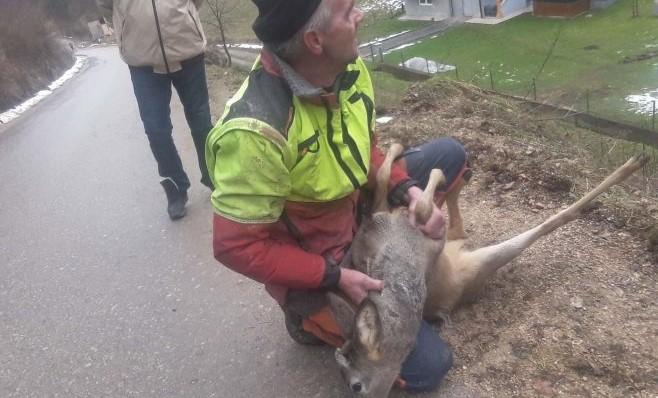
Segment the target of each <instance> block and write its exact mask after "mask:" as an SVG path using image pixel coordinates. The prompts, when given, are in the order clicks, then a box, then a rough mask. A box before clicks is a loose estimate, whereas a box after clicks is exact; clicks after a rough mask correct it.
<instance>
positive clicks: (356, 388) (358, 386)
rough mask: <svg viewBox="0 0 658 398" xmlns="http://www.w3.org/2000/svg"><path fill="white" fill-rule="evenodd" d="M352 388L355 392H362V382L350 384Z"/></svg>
mask: <svg viewBox="0 0 658 398" xmlns="http://www.w3.org/2000/svg"><path fill="white" fill-rule="evenodd" d="M350 388H351V389H352V391H354V392H361V383H354V384H352V385H351V386H350Z"/></svg>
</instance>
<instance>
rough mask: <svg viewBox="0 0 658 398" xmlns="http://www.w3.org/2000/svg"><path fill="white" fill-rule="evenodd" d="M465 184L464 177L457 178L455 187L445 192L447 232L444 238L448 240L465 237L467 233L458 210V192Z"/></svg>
mask: <svg viewBox="0 0 658 398" xmlns="http://www.w3.org/2000/svg"><path fill="white" fill-rule="evenodd" d="M464 185H466V181H465V180H464V179H459V182H458V183H457V185H456V186H455V188H454V189H453V190H452V191H450V192H448V193H447V194H446V206H447V207H448V217H449V224H448V232H447V234H446V238H447V239H448V240H458V239H466V238H467V235H466V232H464V220H462V215H461V213H460V211H459V203H458V200H459V193H460V192H461V190H462V188H464Z"/></svg>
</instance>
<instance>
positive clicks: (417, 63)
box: [403, 57, 455, 74]
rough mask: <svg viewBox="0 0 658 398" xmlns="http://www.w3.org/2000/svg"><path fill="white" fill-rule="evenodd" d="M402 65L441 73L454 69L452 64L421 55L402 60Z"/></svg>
mask: <svg viewBox="0 0 658 398" xmlns="http://www.w3.org/2000/svg"><path fill="white" fill-rule="evenodd" d="M403 65H404V67H405V68H409V69H413V70H417V71H420V72H426V73H432V74H434V73H443V72H449V71H451V70H455V66H454V65H445V64H442V63H439V62H436V61H432V60H428V59H425V58H421V57H413V58H410V59H408V60H406V61H404V64H403Z"/></svg>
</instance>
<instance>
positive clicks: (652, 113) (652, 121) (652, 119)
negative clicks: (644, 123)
mask: <svg viewBox="0 0 658 398" xmlns="http://www.w3.org/2000/svg"><path fill="white" fill-rule="evenodd" d="M652 102H653V111H652V112H651V130H654V131H655V130H656V100H653V101H652Z"/></svg>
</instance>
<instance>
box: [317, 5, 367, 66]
mask: <svg viewBox="0 0 658 398" xmlns="http://www.w3.org/2000/svg"><path fill="white" fill-rule="evenodd" d="M324 1H325V2H327V7H329V9H330V10H331V18H330V21H329V24H328V26H327V28H326V29H325V30H324V31H323V32H322V34H321V36H322V40H323V50H324V52H325V55H326V56H327V58H328V59H329V61H330V62H336V64H339V65H341V66H343V67H344V65H347V64H348V63H350V62H352V61H354V60H355V59H356V58H357V57H358V55H359V51H358V47H359V46H358V42H357V37H356V31H357V28H358V27H359V24H360V23H361V20H363V13H362V12H361V10H359V9H358V8H356V7H354V0H324Z"/></svg>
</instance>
